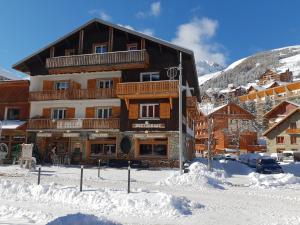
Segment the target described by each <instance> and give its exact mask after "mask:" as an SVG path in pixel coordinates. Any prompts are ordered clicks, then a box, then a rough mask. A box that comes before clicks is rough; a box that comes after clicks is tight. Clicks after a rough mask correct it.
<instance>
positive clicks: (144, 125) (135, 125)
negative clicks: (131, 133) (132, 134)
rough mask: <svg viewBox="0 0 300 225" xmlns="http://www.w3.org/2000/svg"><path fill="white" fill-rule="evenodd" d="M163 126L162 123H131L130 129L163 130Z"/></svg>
mask: <svg viewBox="0 0 300 225" xmlns="http://www.w3.org/2000/svg"><path fill="white" fill-rule="evenodd" d="M165 127H166V126H165V124H163V123H156V124H155V123H154V124H151V123H133V124H132V128H165Z"/></svg>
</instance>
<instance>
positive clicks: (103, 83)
mask: <svg viewBox="0 0 300 225" xmlns="http://www.w3.org/2000/svg"><path fill="white" fill-rule="evenodd" d="M112 87H113V81H112V80H97V88H112Z"/></svg>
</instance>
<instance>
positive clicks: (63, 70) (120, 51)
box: [14, 19, 200, 162]
mask: <svg viewBox="0 0 300 225" xmlns="http://www.w3.org/2000/svg"><path fill="white" fill-rule="evenodd" d="M179 52H181V53H182V65H183V77H182V81H183V84H186V83H188V85H189V87H192V88H194V92H193V94H194V96H191V93H186V92H185V91H184V92H183V102H182V103H183V116H184V118H185V120H186V121H187V122H184V124H183V130H184V133H185V134H186V137H187V142H186V143H185V146H184V153H185V158H186V159H187V158H191V157H192V156H193V148H194V134H193V129H194V128H193V124H194V122H193V121H194V119H195V117H196V115H197V104H196V103H197V101H199V100H200V99H199V87H198V79H197V74H196V67H195V63H194V56H193V52H192V51H190V50H187V49H184V48H181V47H179V46H176V45H173V44H170V43H168V42H165V41H162V40H159V39H156V38H154V37H150V36H147V35H144V34H141V33H138V32H135V31H132V30H129V29H126V28H124V27H121V26H117V25H115V24H111V23H107V22H105V21H102V20H98V19H94V20H92V21H90V22H88V23H87V24H85V25H83V26H81V27H79V28H78V29H76V30H75V31H73V32H71V33H70V34H68V35H66V36H64V37H63V38H61V39H59V40H57V41H56V42H54V43H52V44H50V45H49V46H47V47H45V48H43V49H42V50H41V51H38V52H37V53H34V54H33V55H31V56H29V57H27V58H25V59H24V60H22V61H21V62H19V63H17V64H16V65H14V68H15V69H17V70H19V71H22V72H26V73H28V74H30V75H31V77H32V84H31V87H30V88H31V91H30V96H29V98H30V101H31V112H30V120H29V124H28V132H29V133H30V135H31V136H33V137H35V140H36V142H37V143H38V145H39V146H40V148H41V151H42V152H43V153H44V154H46V152H47V149H48V150H49V148H51V145H53V143H54V144H55V143H57V145H60V146H61V148H62V149H68V153H72V152H74V151H75V150H76V149H79V151H80V152H81V154H82V155H83V157H82V160H85V161H86V162H90V161H92V160H93V159H96V158H97V157H98V158H103V159H109V158H112V159H124V157H125V158H126V157H127V158H128V157H129V158H131V159H139V160H146V161H147V160H150V161H152V162H158V161H159V160H166V161H168V162H171V161H172V162H173V161H176V160H178V149H177V148H178V127H179V125H178V107H179V101H178V95H179V90H178V85H179V82H178V80H179V78H178V76H177V77H175V78H174V79H173V80H170V78H169V76H168V74H167V69H166V68H169V67H174V66H178V65H179ZM43 77H46V78H45V79H44V78H43ZM75 77H76V79H75ZM60 78H61V79H60ZM66 78H67V79H66ZM102 117H105V118H102ZM124 136H129V137H130V139H131V140H132V143H133V145H132V146H133V148H132V150H131V152H130V154H129V155H128V156H124V154H123V153H122V152H121V150H120V140H121V139H122V138H123V137H124ZM66 137H68V138H69V141H65V140H66V139H65V138H66ZM60 140H61V142H60ZM60 143H62V144H60Z"/></svg>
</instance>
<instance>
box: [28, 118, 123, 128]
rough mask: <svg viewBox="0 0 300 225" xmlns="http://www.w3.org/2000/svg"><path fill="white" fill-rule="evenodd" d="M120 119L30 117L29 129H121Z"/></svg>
mask: <svg viewBox="0 0 300 225" xmlns="http://www.w3.org/2000/svg"><path fill="white" fill-rule="evenodd" d="M119 128H120V119H118V118H108V119H98V118H92V119H86V118H85V119H64V120H53V119H30V120H29V121H28V129H34V130H35V129H36V130H43V129H119Z"/></svg>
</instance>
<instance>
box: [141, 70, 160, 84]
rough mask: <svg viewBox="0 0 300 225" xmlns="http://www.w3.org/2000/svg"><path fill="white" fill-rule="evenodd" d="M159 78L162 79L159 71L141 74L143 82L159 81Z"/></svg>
mask: <svg viewBox="0 0 300 225" xmlns="http://www.w3.org/2000/svg"><path fill="white" fill-rule="evenodd" d="M159 80H160V76H159V72H146V73H141V74H140V81H141V82H147V81H159Z"/></svg>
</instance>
